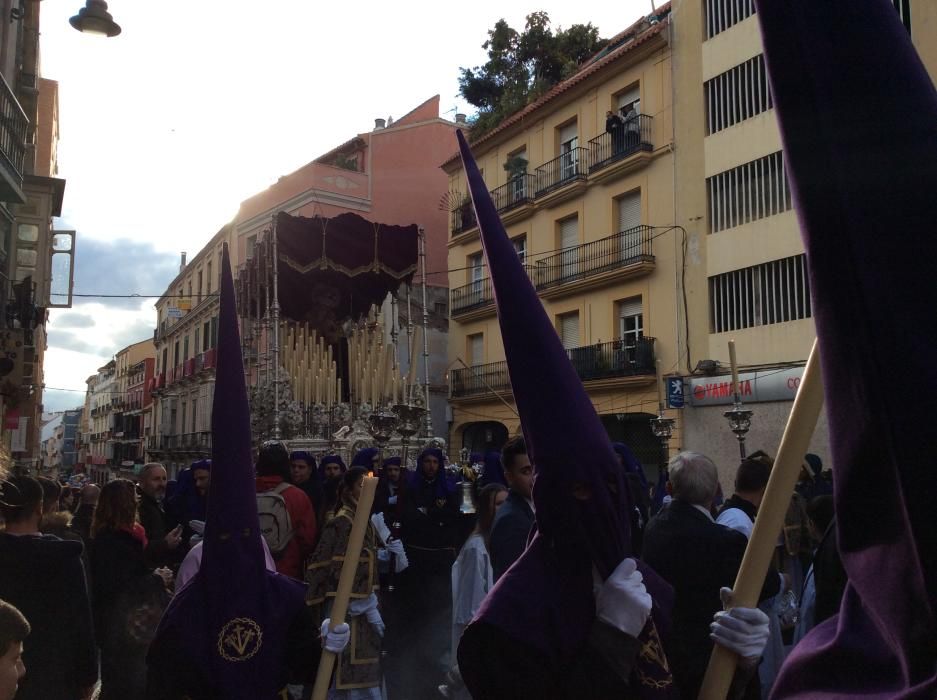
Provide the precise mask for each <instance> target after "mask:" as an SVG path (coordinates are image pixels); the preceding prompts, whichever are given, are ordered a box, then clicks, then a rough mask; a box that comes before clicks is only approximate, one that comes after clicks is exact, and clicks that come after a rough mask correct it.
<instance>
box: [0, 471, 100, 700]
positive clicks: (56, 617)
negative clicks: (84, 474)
mask: <svg viewBox="0 0 937 700" xmlns="http://www.w3.org/2000/svg"><path fill="white" fill-rule="evenodd" d="M0 504H2V505H0V509H2V512H3V518H4V520H5V521H6V531H5V532H3V533H0V598H2V599H3V600H6V601H7V602H9V603H11V604H12V605H15V606H16V607H17V608H19V610H20V611H21V612H22V613H23V615H25V616H26V618H27V619H28V620H29V621H30V624H31V625H32V634H30V635H29V637H27V638H26V640H25V641H24V642H23V662H24V663H25V664H26V667H27V672H26V677H25V678H24V679H23V680H22V682H21V684H20V689H19V692H18V694H17V695H16V697H17V700H33V699H35V700H51V699H52V698H55V699H56V700H77V699H78V698H82V699H83V698H88V697H90V695H91V690H92V688H93V687H94V684H95V682H96V681H97V676H98V669H97V655H96V653H95V644H94V629H93V626H92V622H91V608H90V603H89V600H88V591H87V588H86V587H85V572H84V566H83V565H82V561H81V553H82V544H81V542H80V541H67V540H62V539H59V538H58V537H55V536H54V535H40V534H39V525H40V521H41V519H42V487H41V486H40V485H39V483H38V482H37V481H36V480H35V479H31V478H29V477H15V478H13V479H11V480H10V481H8V482H5V483H4V484H3V487H2V496H0Z"/></svg>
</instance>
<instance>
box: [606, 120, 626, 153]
mask: <svg viewBox="0 0 937 700" xmlns="http://www.w3.org/2000/svg"><path fill="white" fill-rule="evenodd" d="M605 131H606V133H608V134H610V135H611V137H612V153H613V154H614V155H618V154H619V153H621V152H622V150H624V147H625V124H624V122H623V121H622V120H621V117H619V116H618V115H617V114H615V113H614V112H613V111H612V110H608V111H607V112H606V113H605Z"/></svg>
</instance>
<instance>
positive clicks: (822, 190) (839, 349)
mask: <svg viewBox="0 0 937 700" xmlns="http://www.w3.org/2000/svg"><path fill="white" fill-rule="evenodd" d="M924 4H926V3H923V4H922V3H918V5H916V6H915V5H913V4H912V7H919V8H920V7H923V5H924ZM756 5H757V10H758V14H757V16H758V18H759V21H760V22H761V28H762V34H763V40H764V47H765V58H766V62H767V66H768V72H769V75H770V81H771V86H772V94H773V97H774V104H775V108H776V110H777V114H778V122H779V124H780V127H781V136H782V140H783V143H784V161H785V169H786V171H787V174H788V177H789V179H790V183H791V189H792V192H793V197H794V204H795V206H796V209H797V214H798V218H799V220H800V225H801V231H802V234H803V238H804V245H805V248H806V251H807V262H808V270H809V273H810V290H811V293H812V295H813V313H814V317H815V320H816V326H817V340H818V346H819V350H820V358H821V364H822V368H823V382H824V386H825V389H826V392H825V393H826V410H827V416H828V419H829V426H830V447H831V453H832V462H833V483H834V491H835V499H836V522H837V534H838V546H839V551H840V555H841V558H842V562H843V566H844V568H845V570H846V573H847V575H848V578H849V583H848V585H847V587H846V592H845V595H844V596H843V601H842V606H841V608H840V611H839V614H838V615H837V616H835V617H834V618H832V619H830V620H827V621H826V622H824V623H822V624H820V625H819V626H817V627H816V628H815V629H814V630H813V631H812V632H811V633H810V634H808V635H807V637H806V638H804V640H803V641H801V643H800V644H799V645H798V646H797V647H796V648H795V649H794V650H793V652H792V654H791V655H790V656H789V657H788V660H787V662H786V664H785V665H784V667H783V668H782V670H781V673H780V676H779V677H778V680H777V682H776V684H775V686H774V691H773V693H772V697H775V698H782V697H783V698H833V697H837V698H838V697H857V696H860V695H861V696H862V697H863V698H934V697H937V642H935V640H937V618H935V613H937V518H935V517H934V499H935V496H937V471H935V469H934V460H933V456H932V455H931V454H930V451H929V450H928V449H927V448H926V447H925V446H924V445H923V444H922V442H921V429H922V427H923V428H924V430H927V429H929V428H930V426H932V425H934V424H935V423H937V403H935V402H934V401H933V400H932V397H933V396H934V394H935V393H937V364H935V363H934V347H935V346H937V313H935V311H934V309H935V307H937V284H935V282H934V261H935V260H937V237H935V236H934V227H935V222H937V199H935V197H934V192H935V188H937V92H935V90H934V84H933V82H932V80H931V78H930V77H929V76H928V74H927V71H926V70H925V68H924V66H923V65H922V64H921V61H920V58H919V57H918V55H917V52H916V51H915V49H914V47H913V46H912V43H911V38H910V36H909V34H908V31H907V30H906V29H905V27H904V26H903V25H902V23H901V21H900V19H899V16H898V13H897V12H896V11H895V7H894V5H893V4H892V2H889V0H864V1H863V2H856V1H855V0H824V1H822V2H818V1H817V0H756ZM915 17H916V16H915V15H912V17H911V21H912V22H915V21H917V20H916V19H915Z"/></svg>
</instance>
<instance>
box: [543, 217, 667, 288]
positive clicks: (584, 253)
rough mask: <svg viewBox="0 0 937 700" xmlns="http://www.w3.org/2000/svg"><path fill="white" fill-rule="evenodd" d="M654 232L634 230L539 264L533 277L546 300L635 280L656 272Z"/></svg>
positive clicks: (562, 253) (569, 249) (635, 228)
mask: <svg viewBox="0 0 937 700" xmlns="http://www.w3.org/2000/svg"><path fill="white" fill-rule="evenodd" d="M652 243H653V228H652V227H650V226H635V227H634V228H630V229H628V230H627V231H621V232H620V233H616V234H614V235H611V236H607V237H606V238H601V239H599V240H597V241H592V242H591V243H584V244H582V245H578V246H575V247H573V248H567V249H566V250H564V251H562V252H560V253H557V254H556V255H551V256H550V257H547V258H543V259H542V260H538V261H537V263H536V264H535V265H534V270H533V272H532V273H531V274H532V278H533V281H534V286H535V287H536V288H537V291H538V292H541V295H542V296H543V297H544V298H551V297H557V296H564V295H566V294H572V293H576V292H579V291H582V290H583V289H587V288H591V287H597V286H601V285H604V284H607V283H610V282H617V281H619V280H621V279H623V278H628V277H635V276H638V275H641V274H645V273H647V272H650V271H651V270H653V269H654V255H653V253H652Z"/></svg>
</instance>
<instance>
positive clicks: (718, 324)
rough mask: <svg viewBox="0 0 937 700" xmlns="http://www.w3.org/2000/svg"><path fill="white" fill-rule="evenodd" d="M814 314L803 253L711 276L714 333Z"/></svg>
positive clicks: (711, 306)
mask: <svg viewBox="0 0 937 700" xmlns="http://www.w3.org/2000/svg"><path fill="white" fill-rule="evenodd" d="M812 315H813V310H812V308H811V303H810V286H809V280H808V279H807V264H806V257H805V256H804V255H795V256H793V257H790V258H783V259H781V260H773V261H771V262H767V263H763V264H761V265H754V266H752V267H746V268H744V269H741V270H733V271H732V272H726V273H724V274H721V275H716V276H715V277H710V278H709V316H710V329H711V332H712V333H723V332H725V331H734V330H738V329H740V328H751V327H753V326H766V325H771V324H774V323H783V322H785V321H795V320H798V319H803V318H810V317H811V316H812Z"/></svg>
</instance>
